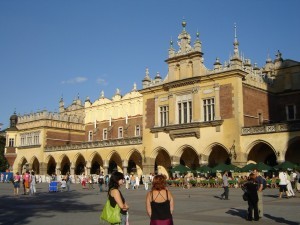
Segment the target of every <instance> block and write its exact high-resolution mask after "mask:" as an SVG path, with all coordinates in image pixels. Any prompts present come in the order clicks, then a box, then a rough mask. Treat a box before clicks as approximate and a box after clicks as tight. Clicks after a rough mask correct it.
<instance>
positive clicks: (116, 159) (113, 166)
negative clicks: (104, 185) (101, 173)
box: [108, 153, 123, 173]
mask: <svg viewBox="0 0 300 225" xmlns="http://www.w3.org/2000/svg"><path fill="white" fill-rule="evenodd" d="M114 171H119V172H123V171H122V160H121V158H120V156H119V155H118V154H117V153H114V154H113V155H112V156H111V158H110V160H109V166H108V173H112V172H114Z"/></svg>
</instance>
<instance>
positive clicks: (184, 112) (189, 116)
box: [178, 100, 193, 124]
mask: <svg viewBox="0 0 300 225" xmlns="http://www.w3.org/2000/svg"><path fill="white" fill-rule="evenodd" d="M192 120H193V105H192V101H191V100H189V101H182V102H178V123H179V124H182V123H191V122H192Z"/></svg>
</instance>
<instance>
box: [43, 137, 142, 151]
mask: <svg viewBox="0 0 300 225" xmlns="http://www.w3.org/2000/svg"><path fill="white" fill-rule="evenodd" d="M142 140H143V138H142V137H133V138H120V139H110V140H103V141H92V142H83V143H81V144H73V145H63V146H53V147H45V149H44V151H45V152H56V151H69V150H70V151H71V150H82V149H93V148H103V149H104V148H107V147H116V146H128V145H141V144H142Z"/></svg>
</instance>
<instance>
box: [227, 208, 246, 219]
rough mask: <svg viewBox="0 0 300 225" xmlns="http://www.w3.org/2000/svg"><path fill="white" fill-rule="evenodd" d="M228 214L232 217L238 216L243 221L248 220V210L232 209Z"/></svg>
mask: <svg viewBox="0 0 300 225" xmlns="http://www.w3.org/2000/svg"><path fill="white" fill-rule="evenodd" d="M226 213H227V214H230V215H232V216H238V217H240V218H242V219H246V216H247V210H246V209H237V208H230V209H229V210H228V211H227V212H226Z"/></svg>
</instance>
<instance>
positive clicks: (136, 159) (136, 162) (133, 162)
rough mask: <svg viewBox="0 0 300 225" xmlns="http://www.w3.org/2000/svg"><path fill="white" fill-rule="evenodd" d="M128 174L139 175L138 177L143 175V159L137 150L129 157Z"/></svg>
mask: <svg viewBox="0 0 300 225" xmlns="http://www.w3.org/2000/svg"><path fill="white" fill-rule="evenodd" d="M127 173H137V174H138V175H141V174H142V173H143V158H142V155H141V154H140V153H139V152H138V151H136V150H134V151H133V152H132V153H131V155H130V157H129V160H128V167H127Z"/></svg>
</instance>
